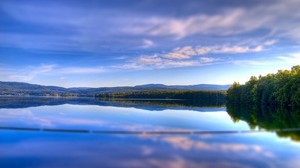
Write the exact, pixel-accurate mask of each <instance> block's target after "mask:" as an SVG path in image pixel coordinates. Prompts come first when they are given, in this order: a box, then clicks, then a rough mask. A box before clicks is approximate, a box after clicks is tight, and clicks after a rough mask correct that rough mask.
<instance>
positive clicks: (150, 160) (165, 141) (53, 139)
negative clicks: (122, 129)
mask: <svg viewBox="0 0 300 168" xmlns="http://www.w3.org/2000/svg"><path fill="white" fill-rule="evenodd" d="M17 133H18V135H17V136H16V132H11V131H2V132H1V135H2V137H3V138H1V139H0V149H1V155H0V159H1V162H0V166H1V167H33V168H34V167H124V168H127V167H128V168H129V167H130V168H131V167H164V168H165V167H176V168H177V167H179V168H181V167H182V168H185V167H192V168H193V167H197V168H198V167H298V166H300V164H299V161H298V159H299V158H298V156H299V147H297V146H294V145H293V144H292V143H290V142H289V141H287V140H285V141H283V142H281V145H280V146H276V145H278V142H277V141H276V136H275V135H274V134H272V133H265V134H260V133H255V134H251V135H242V136H241V135H236V134H225V135H214V134H208V135H189V136H176V135H165V136H161V135H160V136H154V135H151V136H149V135H147V136H142V135H140V136H136V135H126V136H122V135H94V134H63V133H35V132H17ZM265 139H268V141H266V140H265ZM274 147H276V148H274ZM287 149H289V150H287ZM14 160H17V161H14Z"/></svg>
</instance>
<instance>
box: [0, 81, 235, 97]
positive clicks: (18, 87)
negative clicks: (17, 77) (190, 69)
mask: <svg viewBox="0 0 300 168" xmlns="http://www.w3.org/2000/svg"><path fill="white" fill-rule="evenodd" d="M230 86H231V85H217V84H197V85H164V84H144V85H136V86H117V87H71V88H65V87H59V86H45V85H38V84H30V83H25V82H3V81H0V95H16V96H57V95H60V96H93V95H95V94H99V93H107V92H128V91H148V90H195V91H198V90H209V91H215V90H227V89H228V88H229V87H230Z"/></svg>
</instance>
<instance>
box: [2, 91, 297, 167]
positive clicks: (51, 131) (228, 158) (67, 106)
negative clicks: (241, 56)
mask: <svg viewBox="0 0 300 168" xmlns="http://www.w3.org/2000/svg"><path fill="white" fill-rule="evenodd" d="M227 111H228V112H227ZM241 111H245V113H241ZM282 113H283V112H280V115H282ZM257 114H259V115H257ZM260 114H265V115H266V116H268V117H267V118H266V117H264V115H260ZM267 114H268V115H267ZM269 114H272V115H271V116H272V117H270V115H269ZM275 114H277V112H274V111H271V112H269V111H268V110H263V112H260V111H259V110H258V111H255V110H254V109H251V110H250V111H249V110H245V109H241V110H236V109H234V108H232V107H228V108H226V106H216V107H214V106H211V105H208V106H204V107H202V106H197V105H190V104H189V105H187V104H186V103H185V102H183V101H176V100H153V101H151V100H143V101H142V100H117V101H107V100H106V101H100V100H96V99H93V98H82V99H79V98H77V99H75V98H73V99H61V98H41V97H40V98H39V97H27V98H15V97H2V98H0V134H1V136H0V167H28V168H29V167H30V168H35V167H47V168H48V167H124V168H127V167H128V168H129V167H130V168H132V167H163V168H166V167H176V168H181V167H182V168H185V167H195V168H196V167H197V168H198V167H300V143H299V142H300V138H299V137H300V136H299V135H300V134H299V132H298V131H299V130H298V128H299V127H297V126H298V124H299V122H297V121H300V120H298V118H299V115H298V114H299V113H290V112H289V111H288V112H285V114H286V115H284V116H279V115H275ZM278 114H279V112H278ZM255 116H259V117H255ZM280 119H283V120H284V121H283V120H282V121H281V120H280ZM287 120H288V121H287ZM289 121H290V122H289ZM286 123H292V124H294V125H287V124H286ZM296 127H297V128H296Z"/></svg>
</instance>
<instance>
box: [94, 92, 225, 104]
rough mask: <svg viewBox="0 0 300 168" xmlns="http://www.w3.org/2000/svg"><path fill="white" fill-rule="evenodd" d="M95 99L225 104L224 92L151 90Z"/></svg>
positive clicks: (104, 95) (107, 95)
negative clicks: (167, 100)
mask: <svg viewBox="0 0 300 168" xmlns="http://www.w3.org/2000/svg"><path fill="white" fill-rule="evenodd" d="M96 97H99V98H104V99H115V98H118V99H181V100H189V101H190V102H201V103H205V104H216V105H218V104H224V103H225V102H226V91H185V90H151V91H134V92H110V93H101V94H98V95H96Z"/></svg>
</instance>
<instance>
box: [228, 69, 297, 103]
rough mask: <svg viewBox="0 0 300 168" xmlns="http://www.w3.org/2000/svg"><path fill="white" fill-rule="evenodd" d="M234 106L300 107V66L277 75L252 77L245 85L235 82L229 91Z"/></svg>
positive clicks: (229, 99)
mask: <svg viewBox="0 0 300 168" xmlns="http://www.w3.org/2000/svg"><path fill="white" fill-rule="evenodd" d="M227 100H228V102H229V103H233V104H244V105H258V104H261V105H271V106H294V107H295V106H298V107H299V106H300V66H299V65H298V66H294V67H292V69H291V70H279V71H278V72H277V73H276V74H268V75H266V76H259V77H258V78H257V77H255V76H252V77H251V78H250V80H249V81H248V82H246V83H245V85H240V84H239V83H237V82H234V83H233V85H232V86H231V87H230V88H229V89H228V91H227Z"/></svg>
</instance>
